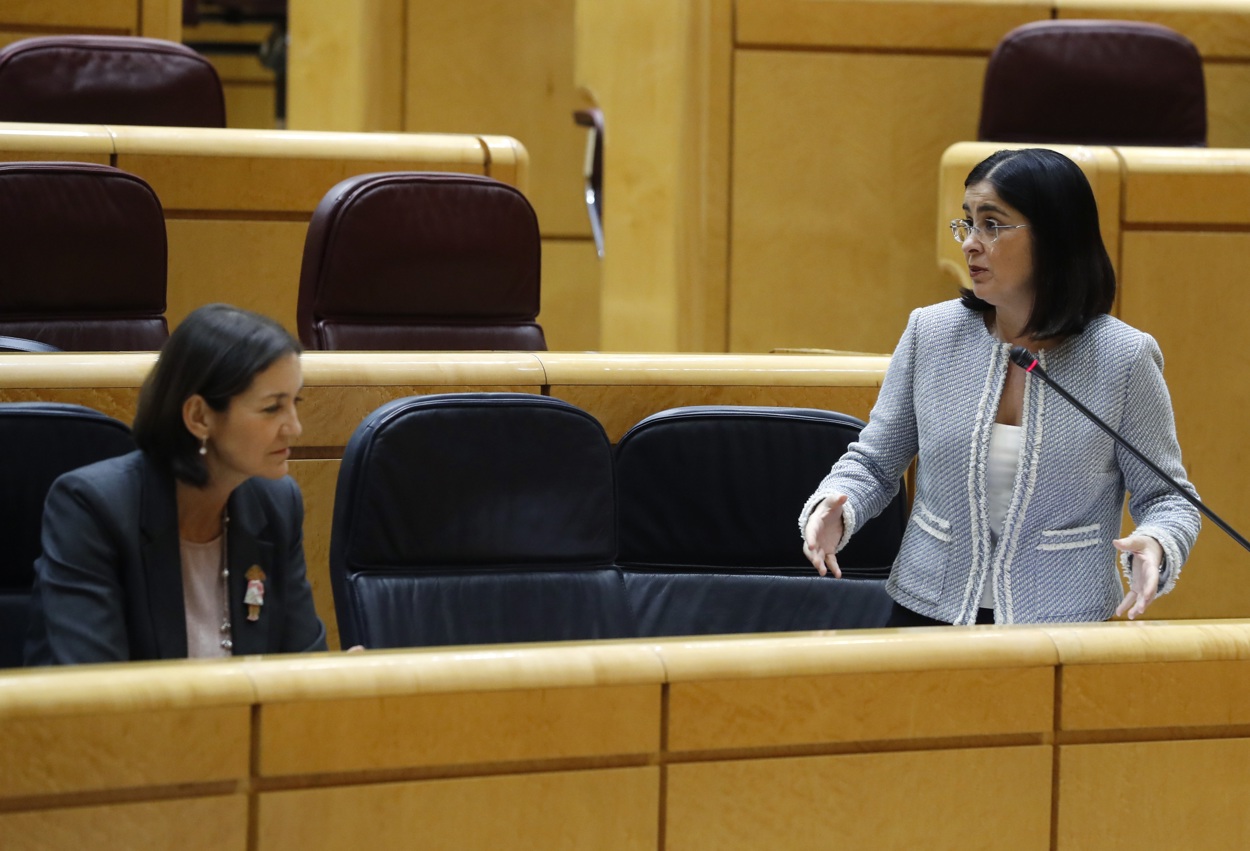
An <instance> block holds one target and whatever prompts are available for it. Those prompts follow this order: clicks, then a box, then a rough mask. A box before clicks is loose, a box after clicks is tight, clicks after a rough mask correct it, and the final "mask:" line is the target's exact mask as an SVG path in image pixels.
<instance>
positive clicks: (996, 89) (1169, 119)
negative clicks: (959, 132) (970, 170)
mask: <svg viewBox="0 0 1250 851" xmlns="http://www.w3.org/2000/svg"><path fill="white" fill-rule="evenodd" d="M978 138H979V139H981V140H984V141H992V142H1055V143H1068V144H1084V145H1158V146H1167V147H1187V146H1189V147H1192V146H1205V145H1206V143H1207V103H1206V88H1205V84H1204V82H1203V75H1202V58H1201V57H1200V56H1199V55H1198V51H1197V49H1196V48H1195V47H1194V46H1193V44H1192V43H1191V42H1190V41H1189V39H1187V38H1185V36H1183V35H1181V34H1180V33H1178V32H1176V31H1175V30H1171V29H1169V28H1167V27H1164V26H1160V25H1158V24H1147V23H1137V22H1133V21H1094V20H1061V21H1037V22H1034V23H1031V24H1025V25H1024V26H1021V27H1017V28H1016V29H1014V30H1012V31H1011V32H1009V33H1007V35H1005V36H1004V37H1003V39H1002V41H1000V42H999V43H998V46H997V47H996V48H995V49H994V53H993V54H992V55H991V56H990V61H989V65H988V67H987V68H986V72H985V89H984V93H983V96H982V99H981V125H980V129H979V131H978Z"/></svg>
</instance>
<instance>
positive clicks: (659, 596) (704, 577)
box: [616, 406, 906, 636]
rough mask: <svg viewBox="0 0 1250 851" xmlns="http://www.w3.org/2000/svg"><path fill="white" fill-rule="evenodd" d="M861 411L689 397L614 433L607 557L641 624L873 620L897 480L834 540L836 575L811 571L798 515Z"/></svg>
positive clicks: (703, 626) (671, 629)
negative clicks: (614, 543)
mask: <svg viewBox="0 0 1250 851" xmlns="http://www.w3.org/2000/svg"><path fill="white" fill-rule="evenodd" d="M863 425H864V424H863V422H861V421H860V420H858V419H856V418H854V417H850V416H847V415H845V414H839V413H834V412H831V411H822V410H812V409H800V408H761V407H734V406H696V407H687V408H675V409H672V410H669V411H663V412H661V413H658V414H655V415H653V416H650V417H647V418H646V419H644V420H643V421H642V422H640V423H639V424H638V425H636V426H634V427H633V428H632V429H630V431H629V432H628V433H627V434H626V435H625V436H624V437H622V438H621V441H620V443H619V444H618V445H617V447H616V470H617V481H618V516H619V518H620V554H619V556H618V558H617V564H618V565H619V566H620V567H621V568H622V570H623V571H624V575H625V585H626V589H627V591H628V593H629V598H630V602H631V605H632V607H633V609H634V614H635V618H636V620H637V624H638V630H639V634H640V635H644V636H658V635H684V634H711V633H729V632H773V631H787V630H811V629H831V628H850V627H872V626H883V625H884V623H885V621H886V618H887V617H888V615H889V612H890V607H891V602H890V598H889V597H888V595H887V594H886V593H885V589H884V579H885V577H887V576H888V575H889V571H890V566H891V564H892V563H893V560H894V557H895V555H896V554H897V553H898V548H899V545H900V543H901V541H902V536H903V530H904V527H905V524H906V505H905V501H904V496H903V493H902V490H901V489H900V493H899V495H898V496H897V497H895V499H894V501H893V502H892V503H891V504H890V506H889V507H888V508H887V510H886V511H884V512H883V513H882V514H881V515H880V516H878V517H877V518H875V519H874V520H872V521H871V522H869V523H868V524H866V525H865V526H864V528H862V529H861V530H860V531H859V532H858V533H857V534H856V535H855V537H854V538H853V539H852V541H851V543H850V544H849V545H848V546H847V548H846V549H845V550H843V551H842V553H840V554H839V557H838V562H839V565H840V567H841V568H842V571H843V575H844V577H845V578H844V579H843V580H841V581H839V580H834V579H832V578H829V577H823V578H822V577H820V576H817V575H816V572H815V571H814V570H813V568H812V566H811V565H810V564H809V563H808V562H807V560H806V559H805V558H804V556H803V553H802V539H801V537H800V534H799V529H798V526H797V524H796V518H797V516H798V513H799V510H800V509H801V508H802V507H803V503H804V501H805V500H806V499H807V498H808V496H810V495H811V493H812V491H814V490H815V489H816V485H817V484H819V482H820V480H821V478H823V476H824V475H825V473H826V472H828V470H829V467H830V466H831V465H832V464H833V462H834V461H836V460H837V459H838V457H839V456H841V454H842V453H843V452H844V451H845V450H846V447H847V445H848V444H849V443H850V442H852V441H853V440H855V439H856V437H857V436H858V435H859V432H860V429H862V428H863Z"/></svg>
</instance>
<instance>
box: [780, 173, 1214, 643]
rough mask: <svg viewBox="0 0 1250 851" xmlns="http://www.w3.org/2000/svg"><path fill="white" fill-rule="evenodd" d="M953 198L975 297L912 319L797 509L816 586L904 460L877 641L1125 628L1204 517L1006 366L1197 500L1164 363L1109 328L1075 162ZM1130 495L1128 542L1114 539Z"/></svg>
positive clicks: (1102, 276)
mask: <svg viewBox="0 0 1250 851" xmlns="http://www.w3.org/2000/svg"><path fill="white" fill-rule="evenodd" d="M964 187H965V191H964V216H963V218H961V219H957V220H956V221H954V222H951V231H952V233H953V234H954V235H955V239H956V241H957V242H959V243H960V244H961V245H962V246H963V252H964V258H965V260H966V261H967V264H968V273H969V277H970V278H971V283H972V287H971V289H964V290H963V291H962V296H963V297H962V298H961V299H959V300H958V301H948V302H944V303H942V304H936V305H933V306H931V307H925V308H921V309H919V310H917V311H915V312H914V313H912V315H911V318H910V320H909V321H908V323H907V328H906V330H905V331H904V332H903V336H902V339H901V340H900V341H899V344H898V348H896V349H895V350H894V356H893V357H892V358H891V360H890V367H889V369H888V370H887V371H886V376H885V381H884V382H883V383H882V385H881V391H880V393H879V394H878V396H877V403H876V405H875V406H874V407H873V409H872V414H871V415H870V419H869V422H868V425H867V426H866V427H865V428H864V430H863V432H862V433H861V434H860V437H859V440H858V441H857V442H856V443H853V444H851V446H850V447H848V449H847V451H846V454H845V455H843V456H842V458H841V459H839V460H838V462H837V463H836V464H834V465H833V469H832V470H831V471H830V473H829V475H828V476H826V477H825V479H824V481H822V482H821V483H820V486H819V487H818V488H817V489H816V492H815V493H814V494H813V495H812V496H811V498H810V499H809V500H808V501H807V504H806V505H805V506H804V507H803V511H802V514H801V515H800V517H799V528H800V529H801V530H802V532H803V551H804V553H805V554H806V555H807V557H808V559H809V560H810V561H811V563H812V565H813V566H814V567H815V568H816V570H817V571H818V572H819V573H820V574H821V575H822V576H823V575H824V574H825V573H827V572H832V573H833V575H835V576H838V575H840V570H839V567H838V561H837V556H836V553H837V551H838V550H839V549H841V548H842V547H843V546H845V545H846V542H847V540H848V539H849V538H850V537H851V536H852V535H853V534H854V533H855V530H856V529H858V528H859V527H860V526H862V525H863V524H864V523H865V522H867V521H868V520H869V519H871V518H872V517H873V516H875V515H876V514H877V513H878V512H880V511H881V509H882V508H883V507H884V506H885V505H886V504H887V503H888V502H889V501H890V499H891V498H892V497H893V496H894V493H895V491H896V490H897V488H898V480H899V476H901V475H902V473H903V471H904V470H905V469H906V468H907V466H908V465H909V464H910V463H911V461H912V459H913V458H917V457H918V458H919V461H918V464H917V468H916V499H915V504H914V505H913V507H912V514H911V520H910V522H909V523H908V526H907V532H906V534H905V535H904V537H903V543H902V546H901V548H900V549H899V553H898V556H897V558H896V559H895V561H894V568H893V571H892V572H891V575H890V581H889V583H888V584H887V586H886V587H887V590H888V591H889V593H890V596H892V597H893V598H894V601H895V606H894V611H893V614H892V615H891V620H890V624H889V625H891V626H910V625H932V624H940V623H946V624H952V623H953V624H970V623H987V622H994V623H1038V622H1056V621H1097V620H1106V619H1108V618H1110V617H1111V616H1112V615H1124V614H1127V615H1128V616H1129V617H1130V618H1135V617H1137V616H1138V615H1140V614H1142V613H1143V612H1144V611H1145V610H1146V607H1147V606H1149V605H1150V603H1151V602H1152V601H1153V600H1154V599H1155V596H1156V595H1157V594H1161V593H1164V592H1167V591H1169V590H1171V589H1172V587H1173V586H1175V584H1176V579H1177V576H1179V575H1180V571H1181V566H1182V565H1183V564H1184V563H1185V559H1186V558H1187V557H1188V556H1189V550H1190V548H1191V547H1192V546H1193V544H1194V540H1195V538H1196V537H1197V535H1198V528H1199V522H1200V516H1199V514H1198V510H1197V509H1196V508H1194V507H1193V506H1192V505H1190V504H1189V502H1187V501H1186V500H1185V499H1184V498H1182V497H1181V496H1179V495H1178V494H1176V493H1174V492H1173V491H1172V490H1171V488H1170V487H1169V486H1168V485H1167V484H1165V483H1164V482H1163V481H1161V480H1160V479H1158V478H1157V477H1156V476H1155V475H1154V473H1153V472H1151V470H1150V469H1149V468H1148V467H1146V466H1145V465H1144V464H1142V463H1141V462H1140V461H1138V460H1137V459H1136V458H1134V457H1133V456H1132V455H1130V454H1128V453H1127V452H1126V451H1124V450H1122V449H1121V448H1119V446H1117V444H1116V443H1115V442H1114V441H1113V440H1112V439H1111V438H1110V437H1108V436H1107V435H1105V434H1104V433H1103V432H1101V431H1100V430H1099V429H1098V427H1097V426H1095V425H1094V424H1093V423H1091V422H1090V421H1088V420H1086V419H1085V417H1084V416H1083V415H1082V414H1081V413H1079V412H1078V411H1077V409H1076V408H1074V407H1073V406H1071V405H1069V404H1068V403H1067V402H1066V401H1064V400H1063V399H1061V398H1059V397H1058V396H1056V395H1055V394H1054V393H1052V392H1051V391H1050V390H1048V389H1047V387H1046V386H1045V385H1044V384H1043V383H1042V381H1041V380H1040V379H1039V378H1038V377H1037V376H1034V375H1029V374H1027V373H1026V372H1025V371H1024V369H1022V368H1021V367H1019V366H1017V365H1015V364H1014V363H1013V362H1012V361H1011V360H1010V357H1009V355H1010V352H1011V349H1012V347H1013V346H1023V347H1025V348H1026V349H1029V350H1031V351H1032V352H1033V353H1034V354H1035V355H1036V356H1037V357H1038V360H1039V362H1040V363H1041V365H1042V368H1043V369H1045V370H1046V371H1047V372H1049V373H1050V375H1051V376H1053V377H1054V378H1055V380H1056V382H1057V383H1058V384H1059V385H1060V386H1062V387H1065V388H1066V389H1067V390H1069V391H1070V392H1071V393H1072V395H1073V396H1074V397H1076V398H1077V399H1080V400H1082V402H1083V403H1084V404H1085V405H1087V406H1088V407H1089V408H1091V409H1092V410H1093V411H1094V413H1095V414H1096V415H1097V416H1098V417H1099V418H1100V419H1102V420H1103V421H1104V422H1107V423H1110V424H1111V426H1112V427H1113V428H1116V429H1118V430H1119V432H1120V434H1122V435H1124V436H1125V438H1126V439H1127V440H1128V442H1129V443H1131V444H1132V445H1133V446H1135V447H1137V448H1138V449H1139V450H1141V451H1142V452H1143V453H1144V454H1145V455H1146V456H1147V457H1149V458H1151V459H1152V460H1153V461H1154V462H1155V463H1156V464H1158V465H1159V466H1160V467H1161V468H1162V469H1163V470H1164V471H1165V472H1167V473H1168V475H1170V476H1171V477H1172V478H1173V479H1176V480H1177V481H1178V482H1179V483H1180V486H1181V487H1183V488H1185V489H1186V490H1187V491H1188V492H1189V493H1191V494H1194V488H1193V486H1192V485H1191V484H1189V482H1188V481H1187V480H1186V478H1185V470H1184V468H1183V467H1182V466H1181V451H1180V446H1179V445H1178V444H1177V440H1176V427H1175V424H1174V422H1173V417H1172V406H1171V401H1170V399H1169V396H1168V390H1167V385H1166V384H1165V383H1164V381H1163V355H1162V354H1160V352H1159V346H1158V345H1157V344H1156V343H1155V341H1154V339H1153V338H1152V337H1151V336H1150V335H1149V334H1144V333H1142V332H1141V331H1137V330H1135V329H1133V328H1130V327H1129V326H1128V325H1125V324H1124V323H1123V322H1120V321H1119V320H1118V319H1114V318H1112V317H1111V316H1109V315H1108V313H1109V311H1110V310H1111V307H1112V303H1113V302H1114V300H1115V272H1114V271H1113V269H1112V267H1111V260H1110V258H1109V257H1108V256H1107V251H1106V248H1105V247H1104V246H1103V242H1102V235H1101V233H1100V232H1099V228H1098V209H1097V205H1096V204H1095V201H1094V193H1093V191H1092V190H1091V189H1090V185H1089V182H1088V181H1087V180H1086V179H1085V175H1084V174H1083V173H1082V172H1081V170H1080V168H1078V167H1077V165H1076V164H1075V163H1074V162H1072V161H1071V160H1070V159H1068V158H1067V157H1065V156H1063V155H1061V154H1058V153H1056V152H1055V151H1048V150H1044V149H1038V148H1033V149H1025V150H1018V151H999V152H997V153H995V154H994V155H993V156H991V157H989V158H988V159H986V160H984V161H983V162H981V163H980V164H978V165H977V166H976V167H975V168H974V169H973V170H972V172H971V173H970V174H969V175H968V179H967V180H966V181H965V183H964ZM1126 489H1127V490H1128V492H1129V493H1130V494H1131V498H1130V499H1129V511H1130V513H1131V514H1132V516H1133V519H1134V520H1135V521H1136V523H1137V528H1136V529H1134V530H1133V531H1132V532H1131V533H1130V534H1128V535H1126V536H1124V537H1122V538H1117V537H1116V536H1115V534H1116V532H1117V531H1118V530H1119V528H1120V516H1121V511H1122V506H1123V504H1124V493H1125V490H1126ZM1195 495H1196V494H1195ZM1117 550H1118V551H1119V553H1120V554H1121V557H1122V560H1123V570H1124V574H1125V577H1126V578H1127V580H1128V585H1129V588H1128V591H1127V593H1125V592H1124V591H1123V589H1122V587H1121V585H1120V581H1119V579H1118V577H1117V576H1116V574H1115V570H1114V563H1115V553H1116V551H1117Z"/></svg>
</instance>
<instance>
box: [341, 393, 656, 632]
mask: <svg viewBox="0 0 1250 851" xmlns="http://www.w3.org/2000/svg"><path fill="white" fill-rule="evenodd" d="M613 483H614V480H613V471H612V448H611V445H610V443H609V442H608V438H607V435H606V434H605V433H604V431H603V427H602V426H600V425H599V423H598V421H596V420H595V419H594V418H593V417H591V416H590V415H589V414H587V413H585V412H584V411H581V410H580V409H578V408H576V407H574V406H572V405H570V404H568V403H566V402H562V401H560V400H557V399H551V398H548V397H545V396H537V395H529V394H522V393H463V394H448V395H435V396H424V397H411V398H407V399H400V400H397V401H395V402H391V403H389V404H387V405H384V406H383V407H381V408H379V409H378V410H376V411H374V412H373V413H372V414H370V415H369V416H368V417H366V418H365V420H364V422H362V423H361V424H360V426H359V427H358V428H357V429H356V431H355V433H354V434H353V435H352V438H351V440H350V441H349V442H348V445H347V447H346V449H345V450H344V453H343V462H342V466H341V467H340V470H339V480H338V487H337V490H336V493H335V502H334V520H333V526H332V530H331V540H330V578H331V583H332V586H333V591H334V603H335V609H336V611H337V616H338V623H339V634H340V635H341V637H342V642H343V645H344V646H350V645H354V644H363V645H365V646H366V647H369V648H378V647H405V646H418V645H447V644H481V643H497V642H516V641H550V640H559V639H590V638H615V637H622V636H629V635H632V634H633V631H634V630H633V623H632V620H631V618H630V616H629V612H628V609H627V606H626V603H625V597H624V591H623V588H622V585H621V578H620V574H619V573H618V572H617V571H616V569H615V568H614V566H613V563H612V562H613V558H614V557H615V555H616V515H615V507H616V506H615V498H614V496H615V492H614V484H613Z"/></svg>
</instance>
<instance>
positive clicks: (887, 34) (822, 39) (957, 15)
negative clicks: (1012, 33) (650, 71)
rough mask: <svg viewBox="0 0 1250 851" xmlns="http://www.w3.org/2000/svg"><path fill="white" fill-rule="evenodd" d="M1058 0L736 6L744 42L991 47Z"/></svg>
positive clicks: (771, 1)
mask: <svg viewBox="0 0 1250 851" xmlns="http://www.w3.org/2000/svg"><path fill="white" fill-rule="evenodd" d="M1052 5H1053V4H1052V0H1012V2H993V0H991V2H988V3H986V2H981V3H976V4H973V3H967V2H950V1H949V0H945V2H936V3H935V2H930V1H929V0H890V2H886V3H882V2H873V0H822V2H817V3H813V2H810V0H737V2H736V3H735V9H736V11H737V23H738V31H737V40H738V43H739V44H746V45H752V46H756V45H776V46H785V47H798V46H803V47H825V48H830V47H833V48H836V47H859V48H885V49H891V50H963V51H967V50H979V51H984V52H986V53H988V52H989V51H991V50H993V49H994V45H996V44H998V40H999V39H1000V38H1001V37H1002V35H1003V33H1005V32H1007V31H1008V30H1010V29H1013V28H1014V27H1018V26H1021V25H1023V24H1027V23H1029V22H1030V21H1039V20H1045V19H1046V18H1049V17H1050V12H1051V7H1052ZM974 7H975V8H974ZM973 12H979V14H972V13H973Z"/></svg>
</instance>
